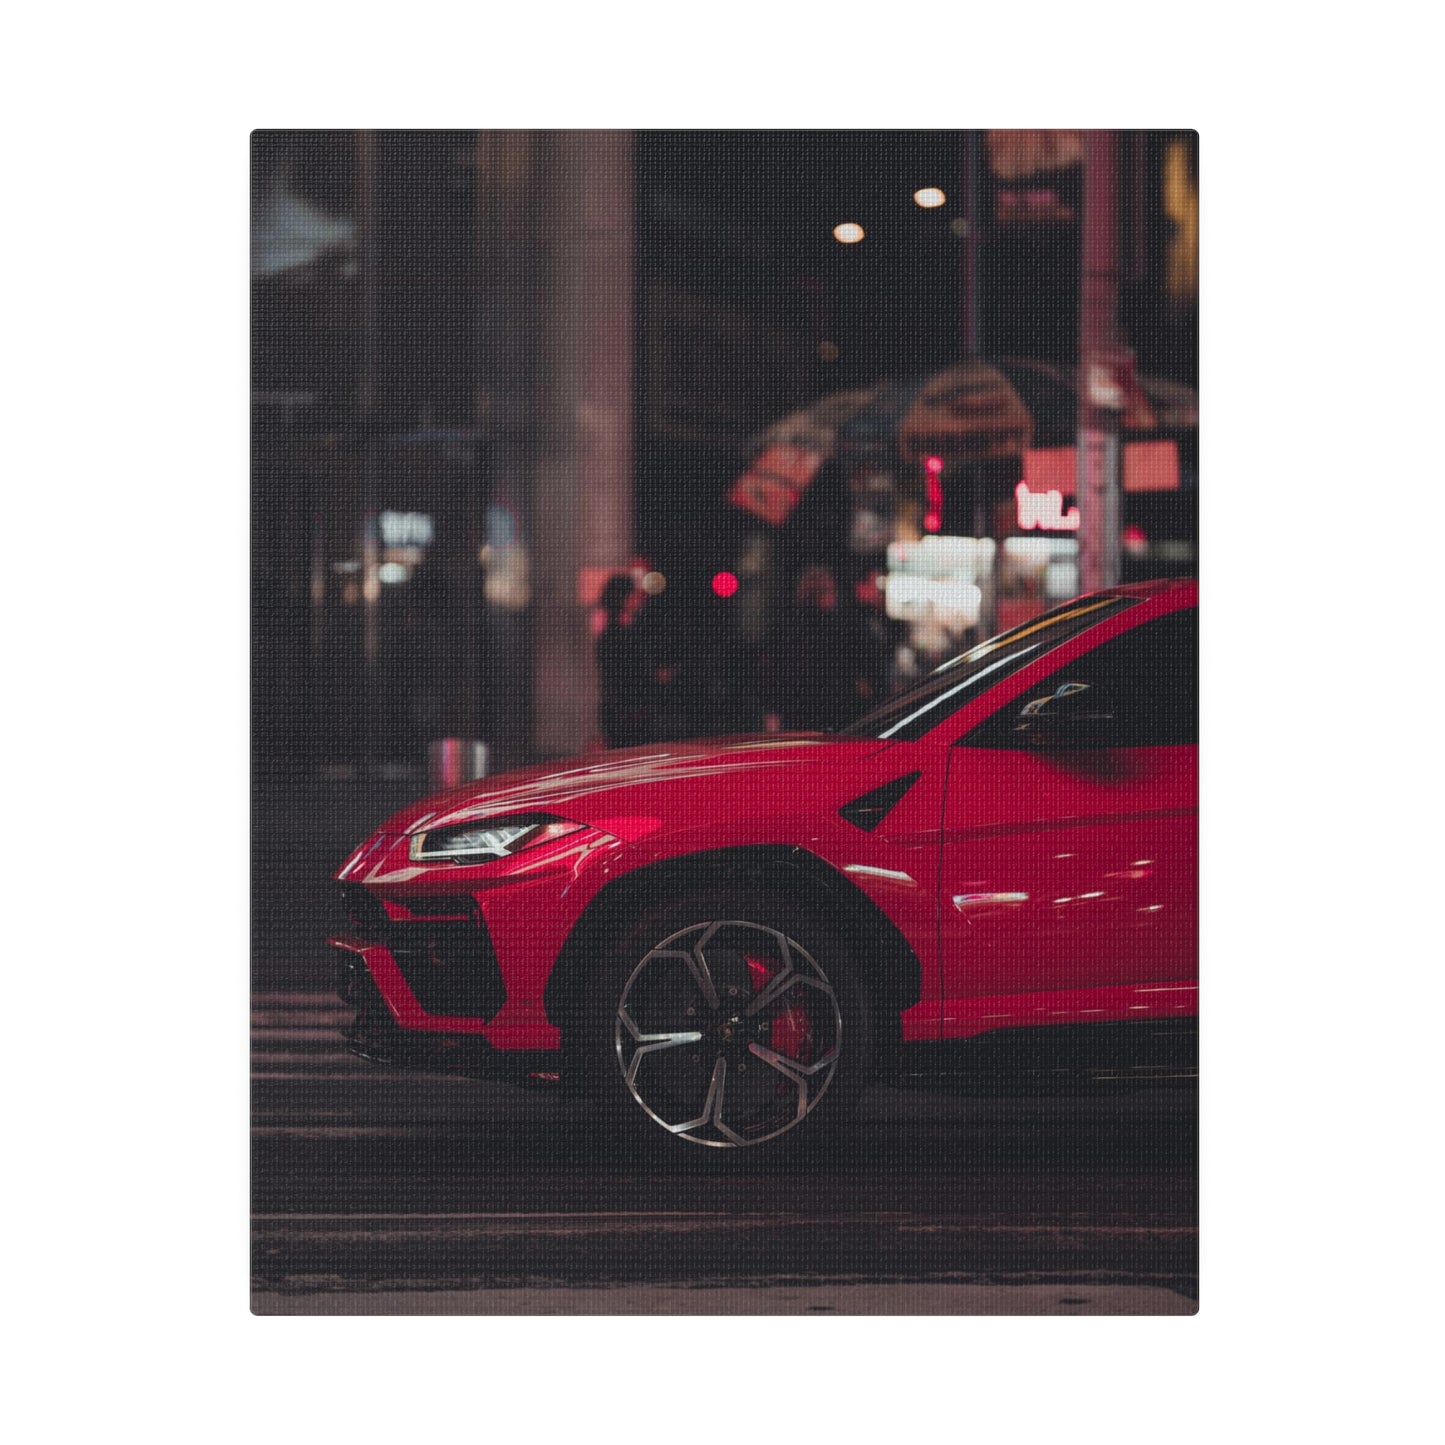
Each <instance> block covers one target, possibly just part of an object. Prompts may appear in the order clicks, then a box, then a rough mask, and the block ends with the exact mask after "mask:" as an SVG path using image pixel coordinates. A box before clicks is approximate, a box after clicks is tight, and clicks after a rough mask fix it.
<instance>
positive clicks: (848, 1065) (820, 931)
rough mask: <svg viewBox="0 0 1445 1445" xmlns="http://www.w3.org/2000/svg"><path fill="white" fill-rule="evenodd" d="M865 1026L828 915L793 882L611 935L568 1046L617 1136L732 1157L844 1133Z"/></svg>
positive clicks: (861, 997) (855, 983) (868, 1036)
mask: <svg viewBox="0 0 1445 1445" xmlns="http://www.w3.org/2000/svg"><path fill="white" fill-rule="evenodd" d="M872 1038H873V1030H872V1015H871V1009H870V1006H869V1001H868V998H867V996H866V993H865V991H864V989H863V988H862V986H861V981H860V980H859V978H858V974H857V970H856V968H855V966H854V965H853V962H852V960H851V959H850V958H849V956H848V951H847V948H846V946H845V945H844V943H843V942H842V940H841V939H840V938H839V937H838V936H837V935H836V934H835V933H834V932H833V931H832V930H830V929H829V928H828V927H827V926H826V925H825V924H824V923H822V922H821V921H820V920H818V919H817V918H815V917H813V916H812V915H810V914H808V913H807V912H805V911H804V910H802V909H800V908H799V906H798V905H797V903H796V902H794V901H792V900H790V899H788V898H786V897H783V896H779V895H774V894H764V893H761V892H757V891H752V890H718V891H716V892H707V893H700V894H697V895H694V896H691V897H689V898H687V899H685V900H683V901H681V902H679V903H677V904H675V905H669V906H667V907H665V908H661V909H659V910H657V911H655V912H653V913H651V914H649V915H648V916H647V917H645V918H641V919H639V920H638V922H637V923H636V924H635V925H633V926H632V927H631V928H629V929H628V930H627V931H626V933H625V934H624V935H623V936H622V937H620V938H618V939H617V940H616V942H615V943H614V945H613V946H612V948H611V949H610V950H609V951H608V952H607V955H606V958H605V960H604V962H603V963H602V965H601V966H600V967H599V969H598V971H597V973H596V975H595V977H594V978H593V980H592V981H591V986H590V988H589V990H588V996H587V999H586V1001H585V1003H584V1007H583V1010H582V1013H581V1016H580V1018H579V1019H578V1021H577V1025H576V1029H575V1032H574V1036H573V1037H572V1038H571V1039H569V1050H570V1051H571V1052H572V1054H573V1057H574V1058H575V1059H576V1060H577V1064H578V1067H579V1071H580V1072H581V1073H582V1075H583V1076H584V1077H585V1079H586V1080H587V1082H588V1085H589V1088H590V1092H592V1093H593V1094H594V1096H595V1097H596V1098H597V1100H598V1102H599V1104H600V1106H601V1108H602V1109H603V1111H604V1113H605V1116H606V1120H607V1128H608V1131H609V1137H615V1139H616V1140H617V1142H618V1144H619V1145H621V1146H622V1147H624V1148H629V1149H631V1148H635V1147H639V1146H640V1147H643V1148H649V1147H650V1148H652V1149H654V1150H657V1151H661V1152H663V1153H670V1154H672V1155H673V1156H674V1157H678V1158H692V1159H694V1160H696V1161H698V1162H701V1161H702V1159H703V1158H704V1157H705V1156H707V1157H710V1158H711V1160H712V1161H713V1162H714V1163H716V1164H718V1165H721V1166H723V1167H731V1166H732V1165H733V1164H734V1163H736V1162H738V1161H746V1162H747V1163H752V1162H756V1161H758V1160H760V1159H761V1158H763V1157H767V1158H770V1159H771V1158H779V1157H783V1156H786V1155H791V1154H794V1153H797V1152H801V1151H803V1150H806V1149H812V1148H816V1147H817V1146H819V1145H823V1144H836V1143H838V1142H840V1141H841V1137H842V1133H843V1129H844V1126H845V1125H846V1122H847V1119H848V1116H849V1114H850V1113H851V1109H852V1106H853V1105H854V1104H855V1103H856V1101H857V1098H858V1095H859V1094H860V1093H861V1091H862V1088H863V1086H864V1084H865V1083H866V1082H867V1079H868V1076H869V1071H870V1067H871V1061H872V1052H873V1049H872Z"/></svg>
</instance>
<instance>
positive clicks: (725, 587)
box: [712, 572, 738, 597]
mask: <svg viewBox="0 0 1445 1445" xmlns="http://www.w3.org/2000/svg"><path fill="white" fill-rule="evenodd" d="M712 590H713V591H714V592H716V593H717V595H718V596H719V597H731V596H732V595H733V593H734V592H736V591H737V590H738V579H737V578H736V577H734V576H733V574H732V573H731V572H719V573H718V574H717V575H716V576H715V577H714V578H713V579H712Z"/></svg>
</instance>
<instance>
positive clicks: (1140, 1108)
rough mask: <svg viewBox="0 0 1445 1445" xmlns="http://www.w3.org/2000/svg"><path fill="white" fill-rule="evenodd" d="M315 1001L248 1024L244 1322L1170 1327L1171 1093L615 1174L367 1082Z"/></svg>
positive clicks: (898, 1097) (1180, 1282)
mask: <svg viewBox="0 0 1445 1445" xmlns="http://www.w3.org/2000/svg"><path fill="white" fill-rule="evenodd" d="M345 1017H346V1012H345V1010H344V1009H343V1007H342V1006H341V1005H340V1004H339V1003H338V1002H337V1001H336V1000H335V999H334V998H331V997H328V996H327V995H326V994H325V993H324V992H319V991H318V992H310V993H298V992H260V993H258V994H257V996H256V999H255V1012H254V1014H253V1022H252V1037H253V1079H254V1102H255V1113H254V1126H253V1130H254V1185H255V1209H256V1232H255V1246H254V1248H255V1262H254V1271H255V1286H254V1294H253V1308H254V1309H255V1311H256V1312H257V1313H258V1314H314V1313H321V1314H366V1313H381V1314H390V1313H407V1314H494V1313H495V1314H626V1313H653V1314H672V1313H677V1314H683V1313H719V1314H726V1313H750V1314H751V1313H778V1314H804V1313H810V1312H811V1313H830V1312H837V1313H840V1314H848V1313H851V1314H867V1313H879V1314H989V1313H998V1314H1059V1315H1068V1314H1147V1315H1163V1314H1187V1313H1192V1312H1193V1311H1194V1309H1195V1298H1196V1295H1197V1290H1196V1236H1195V1204H1196V1188H1195V1179H1194V1170H1195V1157H1194V1156H1195V1139H1196V1127H1195V1099H1194V1093H1193V1090H1192V1088H1189V1087H1187V1086H1186V1087H1181V1088H1157V1089H1153V1090H1137V1091H1133V1092H1121V1093H1114V1094H1106V1093H1102V1092H1098V1088H1100V1087H1102V1086H1096V1089H1095V1092H1093V1093H1091V1094H1088V1095H1081V1094H1074V1095H1071V1096H1063V1097H1060V1096H1046V1095H1045V1096H1034V1097H1030V1096H1020V1095H1018V1094H1014V1095H1011V1096H1010V1095H1006V1094H1005V1095H1000V1094H999V1093H998V1092H997V1091H993V1092H991V1093H982V1092H980V1091H978V1090H974V1091H973V1092H972V1093H971V1094H967V1095H965V1094H960V1093H956V1092H955V1093H949V1092H943V1091H930V1092H922V1091H919V1090H914V1089H907V1090H903V1089H891V1088H877V1089H874V1090H872V1091H871V1092H870V1093H869V1094H868V1095H867V1096H866V1097H865V1099H864V1101H863V1104H862V1106H861V1109H860V1120H859V1125H860V1127H859V1128H858V1130H857V1132H856V1134H855V1136H854V1143H853V1144H851V1145H850V1147H849V1149H848V1151H847V1154H846V1156H841V1155H840V1156H839V1157H837V1158H835V1159H825V1160H823V1161H821V1162H820V1163H818V1164H815V1165H814V1166H813V1167H811V1168H809V1169H806V1170H804V1169H800V1168H795V1167H787V1166H779V1165H771V1166H770V1165H768V1164H766V1163H760V1164H759V1165H758V1166H756V1167H754V1168H750V1169H748V1170H746V1171H743V1172H741V1173H736V1172H732V1171H730V1177H726V1178H719V1177H718V1176H717V1174H716V1173H715V1172H714V1171H711V1170H709V1169H708V1168H707V1167H706V1165H707V1161H706V1160H704V1161H702V1162H701V1163H700V1164H698V1165H693V1164H692V1163H691V1161H685V1162H684V1163H682V1164H678V1163H677V1162H676V1161H669V1162H668V1163H667V1165H666V1167H662V1168H660V1167H658V1166H656V1165H653V1166H649V1165H647V1164H645V1163H642V1164H639V1163H637V1162H635V1161H631V1160H626V1159H621V1158H618V1157H616V1156H615V1155H614V1154H613V1153H611V1152H610V1150H609V1147H608V1145H609V1141H608V1140H607V1139H606V1138H605V1137H600V1136H599V1132H598V1130H597V1127H596V1119H595V1116H594V1112H593V1109H592V1107H591V1106H590V1105H589V1104H588V1103H586V1102H585V1101H580V1100H572V1099H568V1098H566V1097H558V1096H556V1094H555V1090H553V1089H549V1088H548V1087H547V1086H542V1085H539V1086H537V1087H532V1088H525V1087H521V1086H516V1085H511V1084H506V1083H490V1082H485V1083H484V1082H477V1081H473V1080H469V1079H460V1078H426V1077H421V1076H417V1075H406V1074H400V1073H396V1072H391V1071H388V1070H386V1069H383V1068H380V1067H378V1066H375V1065H372V1064H369V1063H366V1062H364V1061H362V1060H360V1059H357V1058H354V1057H352V1056H351V1055H350V1054H349V1053H347V1052H346V1051H345V1049H344V1047H343V1045H342V1043H341V1040H340V1037H339V1033H338V1028H339V1026H340V1024H341V1023H342V1021H343V1019H344V1018H345Z"/></svg>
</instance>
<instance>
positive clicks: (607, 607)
mask: <svg viewBox="0 0 1445 1445" xmlns="http://www.w3.org/2000/svg"><path fill="white" fill-rule="evenodd" d="M646 603H647V594H646V593H645V592H643V591H642V590H641V589H640V588H638V587H636V586H635V585H634V584H633V581H632V578H631V576H629V575H628V574H627V573H626V572H618V573H615V574H614V575H613V576H611V577H609V578H608V579H607V583H606V585H605V586H604V587H603V589H602V598H601V606H602V613H603V619H604V620H603V625H602V631H601V632H600V633H599V634H598V636H597V680H598V688H599V692H600V696H599V699H598V706H597V722H598V726H599V727H600V728H601V730H602V736H603V738H604V739H605V740H606V742H607V746H608V747H610V748H630V747H635V746H637V745H638V744H639V743H645V742H648V741H649V740H650V731H651V729H650V723H651V718H652V713H653V710H654V707H655V704H656V697H655V694H656V691H657V682H656V678H655V676H654V670H655V669H654V664H653V659H652V648H651V646H650V645H649V641H650V639H649V637H648V629H647V628H645V627H643V626H640V625H638V624H639V622H640V620H641V613H642V611H643V609H644V607H645V604H646Z"/></svg>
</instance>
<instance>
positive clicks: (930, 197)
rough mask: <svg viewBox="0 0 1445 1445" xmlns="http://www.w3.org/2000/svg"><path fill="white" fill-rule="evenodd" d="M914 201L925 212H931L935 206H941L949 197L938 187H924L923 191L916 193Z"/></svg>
mask: <svg viewBox="0 0 1445 1445" xmlns="http://www.w3.org/2000/svg"><path fill="white" fill-rule="evenodd" d="M913 199H914V200H915V201H916V202H917V203H918V204H919V205H920V206H922V207H923V209H924V210H926V211H931V210H932V209H933V208H934V207H935V206H941V205H942V204H943V203H944V202H945V201H946V200H947V199H948V197H947V196H945V195H944V194H943V192H942V191H940V190H939V189H938V187H937V186H924V188H923V189H922V190H921V191H914V193H913Z"/></svg>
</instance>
